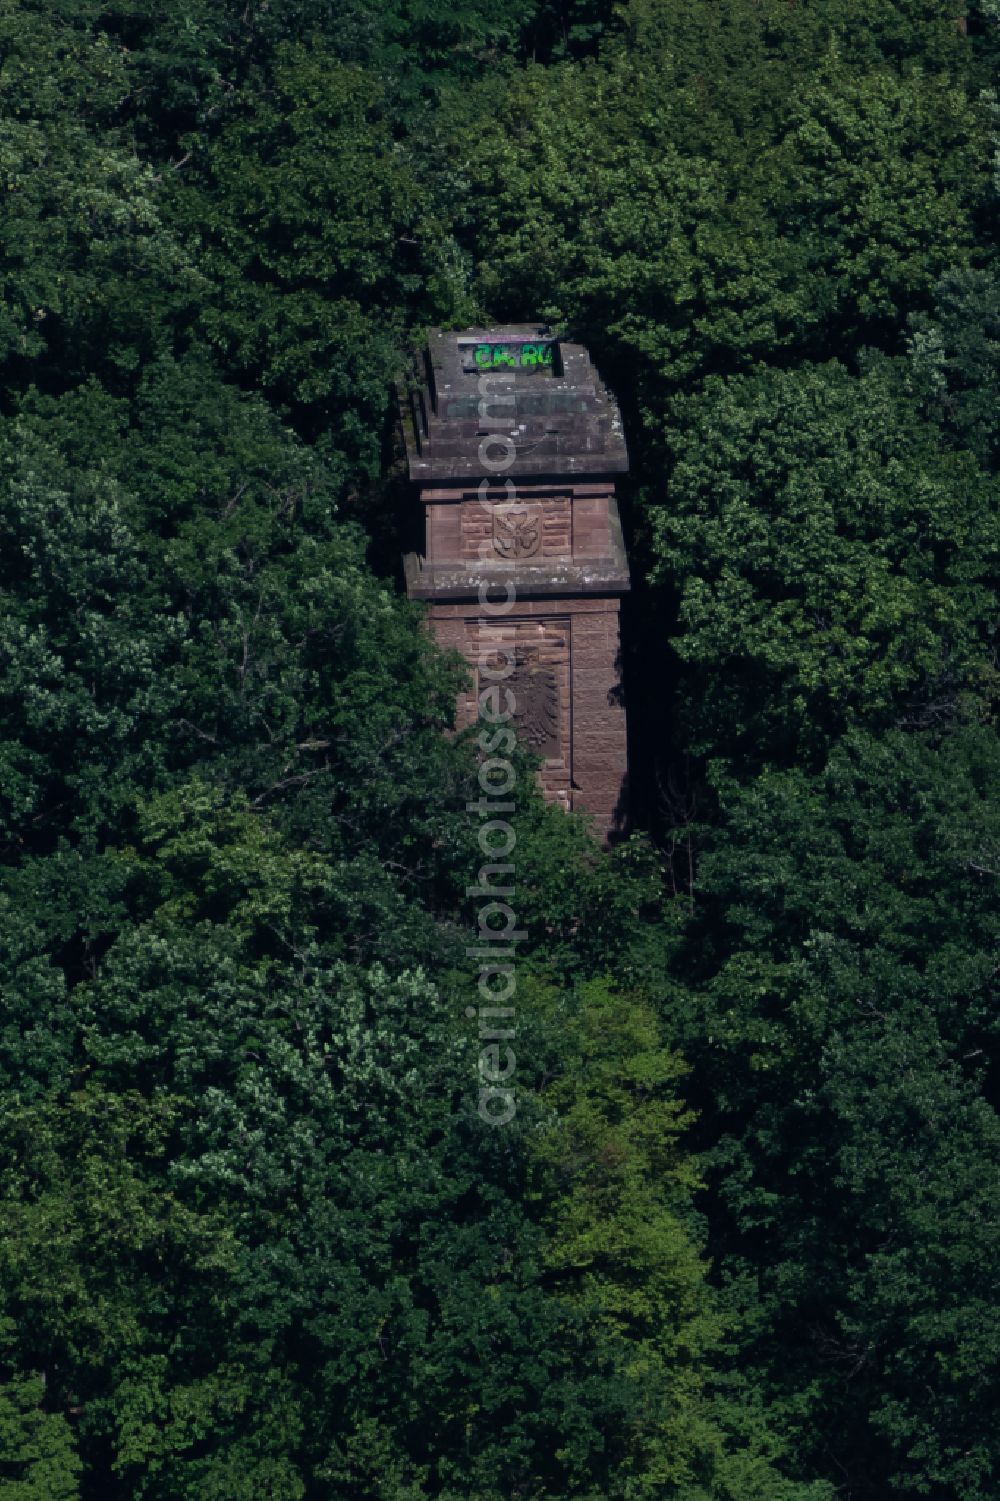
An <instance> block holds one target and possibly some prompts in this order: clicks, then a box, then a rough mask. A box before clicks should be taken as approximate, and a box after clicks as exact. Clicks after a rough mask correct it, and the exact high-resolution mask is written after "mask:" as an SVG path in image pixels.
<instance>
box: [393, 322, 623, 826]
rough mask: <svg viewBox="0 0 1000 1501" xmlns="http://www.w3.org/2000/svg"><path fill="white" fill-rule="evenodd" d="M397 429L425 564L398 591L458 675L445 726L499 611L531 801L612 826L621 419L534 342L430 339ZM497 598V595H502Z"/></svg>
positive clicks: (618, 742)
mask: <svg viewBox="0 0 1000 1501" xmlns="http://www.w3.org/2000/svg"><path fill="white" fill-rule="evenodd" d="M400 397H401V402H400V405H401V415H402V419H403V429H404V435H405V439H406V451H407V458H408V461H409V473H410V478H411V480H412V481H414V483H415V484H416V485H417V486H419V500H420V504H421V506H422V508H423V512H424V522H425V532H424V535H425V539H426V540H425V544H424V553H423V555H420V554H418V553H410V554H408V556H407V558H406V560H405V562H406V586H407V592H408V593H409V595H410V596H411V598H414V599H423V600H427V601H429V603H430V623H431V627H432V629H433V630H434V633H435V635H436V636H437V638H438V640H439V641H440V642H441V644H442V645H443V646H449V647H453V648H456V649H457V650H458V651H460V652H461V653H462V654H463V656H464V657H465V659H466V661H467V662H468V663H469V666H470V668H471V669H472V685H471V688H470V690H469V692H468V693H467V694H466V695H464V696H463V697H462V699H461V701H460V703H459V705H458V723H459V725H460V726H461V725H466V724H471V723H473V722H474V721H475V719H476V716H477V711H478V695H479V687H480V664H481V662H482V661H485V660H486V656H484V654H486V655H488V654H489V653H490V652H491V651H492V650H494V648H493V646H492V645H491V642H492V641H493V640H494V639H495V637H494V633H495V631H496V627H497V620H496V618H495V617H493V618H490V616H489V614H488V612H484V609H483V605H482V599H483V594H482V590H483V588H484V587H485V588H486V590H487V595H488V597H489V598H491V599H493V600H497V599H500V600H507V601H509V602H510V603H509V608H508V609H507V610H506V613H505V615H504V619H503V625H504V629H505V630H506V631H507V632H508V633H509V636H510V639H511V641H512V642H513V657H514V666H513V671H512V673H511V674H510V675H509V676H508V677H507V678H506V679H505V681H506V682H507V683H508V685H509V686H511V687H512V688H513V690H514V695H513V696H514V702H515V705H516V707H515V710H514V719H515V724H516V727H517V730H518V733H519V736H520V738H521V740H522V742H523V743H525V744H527V745H529V746H530V747H531V748H532V749H533V750H534V751H535V752H536V753H537V754H538V755H539V756H540V757H541V758H542V766H541V770H540V779H541V784H542V788H543V791H544V793H545V796H546V797H547V798H549V799H550V800H552V801H558V802H560V803H562V804H563V806H565V807H567V808H575V809H582V810H585V811H586V812H588V813H590V814H592V815H593V817H594V821H595V829H596V831H597V832H598V833H599V834H600V835H601V836H602V837H603V838H605V839H608V838H611V837H613V836H614V834H615V833H616V832H617V831H620V830H621V829H622V827H623V825H624V818H625V783H626V771H627V756H626V738H625V705H624V702H623V698H622V689H621V665H620V648H619V601H620V596H621V595H622V594H623V593H625V592H626V590H627V589H628V587H629V576H628V564H627V560H626V557H625V548H624V544H623V542H622V532H621V522H620V520H619V516H618V506H617V503H616V501H615V479H614V477H615V475H617V474H622V473H624V472H625V470H626V469H627V468H628V456H627V453H626V449H625V439H624V436H623V433H622V424H621V417H620V415H619V411H618V407H617V404H616V402H615V399H614V397H613V396H612V395H611V394H610V393H609V392H608V391H607V390H606V389H605V387H604V385H603V384H602V382H601V380H600V378H599V376H598V374H597V371H596V370H595V369H594V366H593V365H592V364H591V362H590V358H589V356H588V354H587V351H586V350H585V349H584V348H582V347H581V346H580V345H579V344H570V343H566V342H564V341H562V340H557V339H554V338H553V337H552V336H551V335H549V334H548V333H547V331H546V330H545V329H542V328H539V327H532V326H529V325H522V324H517V325H504V326H500V327H494V328H484V329H467V330H465V331H464V332H462V333H442V332H440V331H435V332H434V333H433V334H432V335H431V337H430V340H429V342H428V346H427V348H426V349H425V351H424V353H423V357H422V362H421V366H420V368H419V370H418V372H417V375H416V377H415V379H414V380H413V381H412V382H411V383H410V385H409V387H408V389H406V390H404V391H401V393H400ZM505 590H506V593H505Z"/></svg>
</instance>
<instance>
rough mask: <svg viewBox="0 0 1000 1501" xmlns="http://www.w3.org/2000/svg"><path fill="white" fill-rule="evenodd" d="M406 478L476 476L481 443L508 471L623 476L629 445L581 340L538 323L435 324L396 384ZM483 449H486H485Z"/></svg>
mask: <svg viewBox="0 0 1000 1501" xmlns="http://www.w3.org/2000/svg"><path fill="white" fill-rule="evenodd" d="M399 399H400V415H401V418H402V423H403V434H404V437H405V440H406V454H407V460H408V463H409V472H410V478H411V479H412V480H414V481H415V482H416V483H418V484H422V485H428V484H440V483H441V482H442V481H447V480H460V479H471V478H479V477H481V476H483V475H484V474H485V473H488V472H489V470H490V468H495V467H497V466H495V465H491V466H487V465H486V464H484V461H483V447H482V445H483V444H484V442H485V441H486V440H488V439H493V440H494V441H495V443H496V448H495V449H494V450H492V451H493V453H494V456H499V455H500V454H501V453H506V454H508V455H509V454H510V452H511V449H510V447H509V445H510V444H513V447H514V454H515V457H514V459H513V462H512V463H505V464H504V465H503V472H504V474H505V475H508V476H510V477H512V478H516V477H517V476H522V477H526V476H528V475H530V476H531V477H532V478H533V479H535V480H541V479H548V478H552V479H557V478H568V477H572V478H574V479H579V480H584V479H587V478H588V477H594V478H597V477H602V476H605V475H612V474H622V473H624V472H625V471H626V470H627V469H628V453H627V450H626V447H625V436H624V433H623V431H622V421H621V414H620V412H619V410H618V403H617V402H616V401H615V399H614V397H613V396H612V395H611V393H610V392H609V391H608V389H607V387H606V386H605V385H604V383H603V381H602V380H601V378H600V376H599V375H598V373H597V370H596V368H595V367H594V365H593V364H592V363H591V360H590V356H589V355H588V353H587V351H586V349H584V348H583V346H582V345H581V344H573V343H569V342H567V341H565V340H563V339H559V338H556V337H555V336H554V335H553V334H552V333H551V332H550V331H549V330H548V329H547V328H546V327H545V326H544V325H541V324H528V323H506V324H496V325H494V326H493V327H490V328H467V329H462V330H459V331H457V332H449V333H446V332H444V331H442V330H441V329H434V330H433V331H432V332H431V334H430V336H429V338H428V342H427V346H426V348H425V349H424V351H423V353H422V355H421V357H420V358H419V359H418V361H417V368H416V369H415V370H414V372H413V374H412V377H411V379H410V380H409V381H408V382H406V383H405V385H403V386H401V388H400V391H399ZM485 451H486V452H490V451H491V450H490V449H489V448H487V449H486V450H485Z"/></svg>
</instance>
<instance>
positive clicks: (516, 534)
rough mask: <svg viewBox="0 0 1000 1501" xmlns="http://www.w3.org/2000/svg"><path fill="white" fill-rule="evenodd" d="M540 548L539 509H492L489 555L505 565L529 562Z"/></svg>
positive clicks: (524, 507) (533, 507)
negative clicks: (518, 561)
mask: <svg viewBox="0 0 1000 1501" xmlns="http://www.w3.org/2000/svg"><path fill="white" fill-rule="evenodd" d="M541 545H542V512H541V507H540V506H510V505H495V506H494V507H493V551H494V552H495V553H496V554H497V556H498V557H501V558H503V559H504V560H505V562H512V561H514V560H515V559H517V558H533V557H534V556H535V554H536V553H537V552H538V550H539V548H540V547H541Z"/></svg>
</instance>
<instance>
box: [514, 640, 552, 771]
mask: <svg viewBox="0 0 1000 1501" xmlns="http://www.w3.org/2000/svg"><path fill="white" fill-rule="evenodd" d="M506 686H507V687H508V688H509V689H510V690H511V692H512V694H513V695H514V725H515V727H516V729H517V733H518V737H519V738H520V740H521V741H522V742H523V744H525V745H527V746H529V747H530V748H531V750H533V751H536V752H537V753H538V755H540V756H542V757H543V758H544V759H546V760H550V759H553V758H555V757H557V756H558V755H559V754H560V746H559V686H558V684H557V682H556V674H555V669H554V668H553V667H551V666H549V665H547V664H546V663H543V662H540V661H539V660H538V653H537V651H535V650H533V649H531V648H524V647H518V649H517V663H516V666H515V668H514V671H513V672H512V673H511V675H510V677H509V678H508V679H507V683H506Z"/></svg>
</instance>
